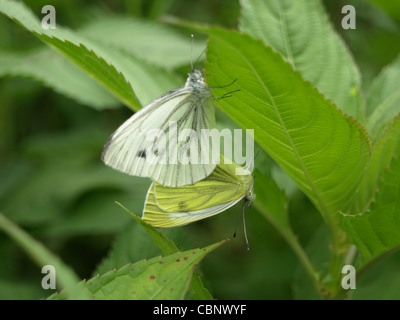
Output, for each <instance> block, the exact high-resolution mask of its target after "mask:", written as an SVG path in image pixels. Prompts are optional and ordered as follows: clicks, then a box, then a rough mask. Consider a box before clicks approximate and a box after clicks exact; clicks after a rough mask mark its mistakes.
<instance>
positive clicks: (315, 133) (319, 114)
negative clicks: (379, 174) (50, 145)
mask: <svg viewBox="0 0 400 320" xmlns="http://www.w3.org/2000/svg"><path fill="white" fill-rule="evenodd" d="M207 60H208V61H207V72H206V76H207V79H208V83H209V85H210V86H215V85H218V84H219V85H221V84H224V83H231V82H232V80H234V79H237V81H236V82H235V83H234V84H233V85H232V86H231V87H230V88H229V90H232V91H234V90H236V89H238V90H240V92H235V93H233V94H232V97H230V98H228V99H221V100H219V101H217V102H216V104H217V105H218V106H219V107H220V108H221V109H222V110H223V111H224V112H226V113H227V114H228V115H229V116H230V117H231V118H232V119H234V120H235V121H236V122H237V123H238V124H239V125H241V127H242V128H246V129H254V130H255V133H254V135H255V140H256V142H257V143H258V144H259V145H260V146H261V147H262V148H263V149H264V150H265V151H266V152H267V153H269V154H270V155H271V157H272V158H273V159H274V160H275V161H276V162H277V163H278V164H279V165H280V166H281V167H282V168H283V169H284V170H285V171H286V172H287V173H288V174H289V175H290V176H291V178H292V179H293V180H294V181H295V182H296V183H297V184H298V185H299V187H300V188H301V189H302V190H303V191H304V192H305V193H306V194H307V195H308V197H309V198H310V199H311V201H312V202H313V203H314V204H315V206H316V207H317V208H318V209H319V210H320V212H321V213H322V214H323V216H324V218H325V219H327V220H330V219H331V218H332V215H333V214H334V213H335V212H336V211H337V210H346V209H347V208H348V207H349V205H350V203H351V201H352V196H353V194H354V191H355V189H356V188H357V186H358V183H359V181H360V179H361V177H362V175H363V173H364V171H365V168H366V164H367V161H368V158H369V154H370V145H369V140H368V136H367V134H366V132H365V130H364V129H363V128H362V127H361V126H360V125H359V123H358V122H357V121H355V120H353V119H351V118H349V117H348V116H346V115H343V114H342V113H341V112H340V111H339V110H338V109H336V108H335V106H333V105H332V104H331V103H330V102H329V101H327V100H325V99H324V98H323V96H322V95H320V94H319V93H318V92H317V91H316V90H315V89H314V88H313V87H312V86H311V85H310V84H309V83H308V82H305V81H304V80H303V79H302V78H301V76H300V74H299V73H297V72H294V71H293V69H292V68H291V66H290V65H289V64H287V63H285V62H284V61H283V60H282V58H281V56H280V55H279V54H277V53H275V52H273V51H272V50H271V49H270V48H267V47H266V46H265V45H264V44H263V43H261V42H260V41H256V40H254V39H252V38H251V37H249V36H247V35H241V34H239V33H237V32H234V31H230V32H229V31H223V30H218V29H213V30H211V31H210V40H209V47H208V51H207ZM329 215H330V216H329Z"/></svg>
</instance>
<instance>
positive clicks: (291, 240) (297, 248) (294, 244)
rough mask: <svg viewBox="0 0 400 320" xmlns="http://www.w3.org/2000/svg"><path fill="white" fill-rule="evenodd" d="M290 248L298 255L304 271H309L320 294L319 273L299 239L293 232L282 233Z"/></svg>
mask: <svg viewBox="0 0 400 320" xmlns="http://www.w3.org/2000/svg"><path fill="white" fill-rule="evenodd" d="M281 234H282V235H283V237H284V238H285V240H286V241H287V243H288V244H289V246H290V247H291V248H292V250H293V251H294V253H295V254H296V256H297V258H298V259H299V261H300V263H301V264H302V265H303V267H304V269H305V270H306V271H307V273H308V275H309V276H310V278H311V280H312V282H313V284H314V286H315V288H316V290H317V291H318V293H319V292H320V284H319V281H318V279H317V272H316V271H315V269H314V267H313V265H312V264H311V261H310V259H308V256H307V254H306V252H305V251H304V249H303V247H302V246H301V245H300V244H299V242H298V240H297V237H296V236H295V235H294V234H293V233H292V232H281Z"/></svg>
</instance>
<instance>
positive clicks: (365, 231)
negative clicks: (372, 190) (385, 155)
mask: <svg viewBox="0 0 400 320" xmlns="http://www.w3.org/2000/svg"><path fill="white" fill-rule="evenodd" d="M399 151H400V150H397V153H396V154H393V156H392V160H391V162H390V164H389V165H388V167H387V169H385V171H384V172H383V174H382V175H381V181H379V183H378V185H377V188H378V191H377V192H376V194H375V200H374V202H372V203H371V205H370V209H369V211H368V212H366V213H364V214H360V215H341V216H340V226H341V228H342V229H343V230H344V231H345V232H346V233H347V235H348V236H349V240H350V241H351V242H352V243H354V244H355V245H356V246H357V248H358V250H359V251H360V254H361V257H362V260H361V265H362V266H365V265H366V264H367V263H370V262H371V261H373V260H375V259H378V258H379V257H381V256H383V255H385V254H388V253H390V252H393V251H394V250H397V249H398V248H399V247H400V232H399V230H400V197H399V195H400V152H399Z"/></svg>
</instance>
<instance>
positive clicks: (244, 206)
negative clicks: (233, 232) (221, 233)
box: [243, 200, 250, 250]
mask: <svg viewBox="0 0 400 320" xmlns="http://www.w3.org/2000/svg"><path fill="white" fill-rule="evenodd" d="M245 208H246V200H245V201H244V203H243V231H244V238H245V239H246V247H247V250H250V246H249V239H248V238H247V231H246V219H245V216H244V211H245Z"/></svg>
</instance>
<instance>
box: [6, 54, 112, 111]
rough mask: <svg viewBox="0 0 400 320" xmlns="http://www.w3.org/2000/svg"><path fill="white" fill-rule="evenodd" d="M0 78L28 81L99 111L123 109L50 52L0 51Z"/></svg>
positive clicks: (84, 75)
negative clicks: (10, 77)
mask: <svg viewBox="0 0 400 320" xmlns="http://www.w3.org/2000/svg"><path fill="white" fill-rule="evenodd" d="M0 76H14V77H27V78H32V79H34V80H37V81H39V82H41V83H43V84H44V85H46V86H47V87H50V88H52V89H54V91H56V92H58V93H60V94H63V95H66V96H67V97H70V98H72V99H75V100H76V101H78V102H80V103H83V104H86V105H88V106H91V107H94V108H96V109H104V108H113V107H116V106H119V102H118V100H117V99H116V98H115V97H113V96H112V95H111V94H110V93H108V92H107V91H106V90H104V88H102V87H101V86H100V85H99V84H98V83H97V82H95V81H94V80H93V79H91V78H90V77H88V76H87V75H86V74H85V73H84V72H82V71H81V70H80V69H78V68H77V67H76V66H75V65H74V64H72V63H71V62H69V61H68V60H66V59H65V58H63V57H61V56H60V55H58V54H56V53H55V52H54V51H52V50H50V49H48V48H40V49H38V50H33V51H30V52H24V53H21V52H11V51H7V52H6V51H0Z"/></svg>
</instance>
